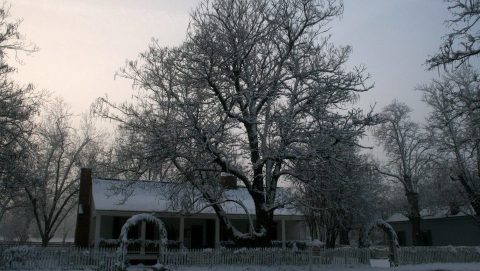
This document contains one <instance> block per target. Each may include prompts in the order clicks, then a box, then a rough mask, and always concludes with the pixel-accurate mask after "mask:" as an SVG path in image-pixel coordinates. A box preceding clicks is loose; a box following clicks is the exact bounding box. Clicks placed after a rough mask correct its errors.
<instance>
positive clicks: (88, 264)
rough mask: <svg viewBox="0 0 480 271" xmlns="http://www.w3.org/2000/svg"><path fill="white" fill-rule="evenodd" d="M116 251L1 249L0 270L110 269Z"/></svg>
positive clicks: (62, 248) (28, 247)
mask: <svg viewBox="0 0 480 271" xmlns="http://www.w3.org/2000/svg"><path fill="white" fill-rule="evenodd" d="M115 262H116V249H113V248H99V249H84V248H76V247H30V246H18V247H10V248H3V249H2V250H1V251H0V269H3V270H5V269H6V270H18V269H22V270H28V269H50V268H56V269H66V268H74V269H91V270H114V269H115Z"/></svg>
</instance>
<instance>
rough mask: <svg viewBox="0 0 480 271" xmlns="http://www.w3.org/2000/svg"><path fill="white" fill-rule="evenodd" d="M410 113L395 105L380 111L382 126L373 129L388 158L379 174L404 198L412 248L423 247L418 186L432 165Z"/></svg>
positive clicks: (405, 106)
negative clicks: (397, 187)
mask: <svg viewBox="0 0 480 271" xmlns="http://www.w3.org/2000/svg"><path fill="white" fill-rule="evenodd" d="M410 112H411V109H410V108H409V107H408V106H407V105H405V104H403V103H400V102H398V101H396V100H395V101H393V103H391V104H389V105H387V106H386V107H385V108H384V109H383V111H382V118H383V121H384V122H383V123H382V124H380V125H379V126H378V127H377V128H376V129H375V132H374V134H375V137H376V138H377V140H378V142H379V143H381V144H382V146H383V147H384V150H385V152H386V154H387V158H388V160H387V162H386V164H385V167H383V168H378V171H379V172H380V173H381V174H383V175H385V176H387V177H388V179H390V180H392V181H394V182H400V183H401V184H402V187H403V189H404V192H405V196H406V197H407V201H408V205H409V212H408V215H407V217H408V219H409V220H410V223H411V224H412V240H413V244H414V245H421V244H422V235H421V229H420V221H421V217H420V207H419V200H418V193H419V183H420V182H421V181H422V180H423V179H422V178H423V174H425V172H426V168H427V166H428V163H429V162H430V161H431V154H430V153H429V151H428V150H429V146H428V144H427V143H428V141H427V140H426V137H425V135H424V134H423V133H422V132H421V130H420V127H419V125H418V124H416V123H414V122H413V121H411V119H410V116H409V114H410Z"/></svg>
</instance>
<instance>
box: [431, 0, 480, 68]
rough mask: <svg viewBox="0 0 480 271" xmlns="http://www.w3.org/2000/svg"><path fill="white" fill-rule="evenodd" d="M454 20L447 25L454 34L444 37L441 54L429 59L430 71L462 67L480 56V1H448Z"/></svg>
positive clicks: (440, 49)
mask: <svg viewBox="0 0 480 271" xmlns="http://www.w3.org/2000/svg"><path fill="white" fill-rule="evenodd" d="M447 2H448V3H449V4H450V5H449V7H448V9H449V10H450V12H451V14H452V15H453V18H452V19H451V20H449V21H446V23H448V24H449V26H450V27H451V28H452V32H451V33H450V34H448V35H446V36H445V37H444V41H443V43H442V45H441V46H440V48H439V52H438V53H437V54H435V55H433V56H430V57H429V58H428V59H427V62H426V64H427V65H428V67H429V69H433V68H435V67H438V66H445V65H447V64H453V63H456V67H457V68H458V67H460V66H461V65H462V64H464V63H465V62H466V61H468V59H469V58H471V57H474V58H478V57H479V55H480V23H479V21H480V0H447Z"/></svg>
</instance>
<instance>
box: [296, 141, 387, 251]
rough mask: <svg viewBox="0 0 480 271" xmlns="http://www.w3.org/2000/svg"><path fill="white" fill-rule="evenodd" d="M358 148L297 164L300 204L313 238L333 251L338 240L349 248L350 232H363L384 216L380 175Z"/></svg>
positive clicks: (298, 200) (297, 200) (298, 201)
mask: <svg viewBox="0 0 480 271" xmlns="http://www.w3.org/2000/svg"><path fill="white" fill-rule="evenodd" d="M354 150H355V148H354V147H352V146H350V147H348V148H346V146H345V147H344V150H343V151H339V150H337V152H336V154H335V157H331V158H329V159H327V160H323V161H319V160H317V161H314V160H311V161H305V162H304V163H300V164H298V165H297V168H296V170H297V174H298V176H299V179H301V180H302V181H300V182H297V186H296V188H297V191H298V192H299V193H298V196H297V197H296V203H297V204H298V205H299V207H300V208H301V209H302V210H303V212H304V214H305V216H306V220H307V223H308V224H309V228H310V230H311V237H312V239H319V240H322V241H324V242H325V244H326V246H327V247H330V248H333V247H335V245H336V241H337V238H338V237H340V243H341V244H344V245H349V238H348V235H349V231H350V230H353V229H357V230H361V229H362V228H363V227H364V226H365V225H366V224H368V223H369V222H370V221H372V220H373V219H375V218H378V217H379V216H380V211H379V205H380V198H379V195H380V194H381V190H382V185H381V180H380V178H378V177H379V176H378V173H377V172H376V171H374V170H373V167H372V166H371V165H370V164H369V163H368V162H364V161H365V160H367V157H366V156H364V155H360V154H358V153H357V151H356V150H355V151H354Z"/></svg>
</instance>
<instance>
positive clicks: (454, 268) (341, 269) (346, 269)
mask: <svg viewBox="0 0 480 271" xmlns="http://www.w3.org/2000/svg"><path fill="white" fill-rule="evenodd" d="M53 270H55V271H56V270H57V269H48V270H45V269H42V270H31V269H30V270H28V271H53ZM58 270H60V269H58ZM129 270H131V271H143V270H151V269H143V268H138V269H133V268H132V269H129ZM171 270H172V271H480V262H479V263H436V264H419V265H404V266H399V267H394V268H373V267H369V266H321V267H313V268H312V269H309V267H308V266H221V265H220V266H213V267H192V266H182V267H171ZM5 271H23V270H19V269H15V270H5ZM62 271H87V270H79V269H72V270H65V269H62ZM88 271H91V270H88Z"/></svg>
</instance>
